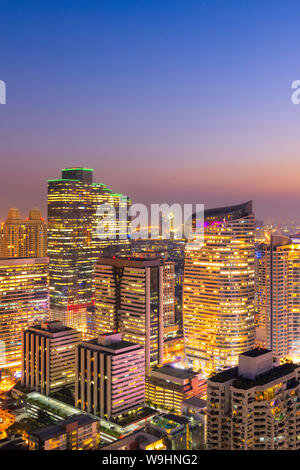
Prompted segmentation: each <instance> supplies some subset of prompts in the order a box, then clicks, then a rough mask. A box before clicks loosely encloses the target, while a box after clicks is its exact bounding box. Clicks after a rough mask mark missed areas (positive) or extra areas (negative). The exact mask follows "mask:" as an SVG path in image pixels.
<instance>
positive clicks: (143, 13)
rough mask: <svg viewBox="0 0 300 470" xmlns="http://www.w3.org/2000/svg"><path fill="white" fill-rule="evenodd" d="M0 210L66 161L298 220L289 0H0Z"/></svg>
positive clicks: (176, 195)
mask: <svg viewBox="0 0 300 470" xmlns="http://www.w3.org/2000/svg"><path fill="white" fill-rule="evenodd" d="M0 7H1V10H0V80H5V82H6V85H7V104H6V105H0V156H1V172H0V219H1V220H2V219H4V218H5V217H6V213H7V210H8V208H9V207H10V206H13V205H15V206H17V207H19V208H20V209H21V211H22V214H23V215H24V216H25V215H27V212H28V211H29V208H30V207H31V206H34V205H38V206H40V207H41V208H42V209H43V211H44V213H45V207H46V180H47V179H48V178H56V177H58V176H59V175H60V169H61V168H63V167H66V166H73V165H78V166H88V167H92V168H94V169H95V179H96V180H97V181H101V182H103V183H105V184H107V185H108V186H109V187H111V188H112V189H113V190H115V191H117V192H123V193H124V194H127V195H129V196H130V197H131V198H132V199H133V201H134V202H146V203H151V202H154V203H157V202H161V203H162V202H168V203H172V202H182V203H184V202H185V203H191V202H193V203H205V204H206V207H212V206H222V205H227V204H232V203H240V202H244V201H246V200H248V199H253V200H254V209H255V212H256V215H257V217H258V218H259V219H263V220H265V221H268V220H275V221H288V220H291V219H294V220H297V221H299V222H300V105H298V106H297V105H293V104H292V102H291V94H292V90H291V83H292V81H293V80H296V79H299V80H300V53H299V43H300V28H299V20H300V2H299V0H263V1H261V0H251V1H250V0H206V1H201V0H118V1H117V0H88V1H87V0H85V1H83V0H43V1H42V2H41V1H40V0H39V1H35V0H30V1H25V0H18V1H17V0H2V1H1V3H0Z"/></svg>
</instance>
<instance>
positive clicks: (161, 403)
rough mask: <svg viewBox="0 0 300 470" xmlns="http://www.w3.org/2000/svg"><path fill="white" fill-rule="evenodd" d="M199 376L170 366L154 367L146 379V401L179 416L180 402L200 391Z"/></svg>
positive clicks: (200, 381)
mask: <svg viewBox="0 0 300 470" xmlns="http://www.w3.org/2000/svg"><path fill="white" fill-rule="evenodd" d="M201 384H202V379H201V376H200V374H197V373H195V372H193V371H192V370H191V369H180V368H178V367H174V366H172V365H171V364H166V365H164V366H162V367H156V368H155V369H153V370H152V371H151V372H150V374H149V375H148V376H147V377H146V401H147V402H148V403H149V404H151V405H153V406H154V407H155V408H159V409H162V410H166V411H172V412H174V413H177V414H181V406H182V402H183V401H184V400H185V399H187V398H190V397H193V396H197V395H199V394H200V391H201Z"/></svg>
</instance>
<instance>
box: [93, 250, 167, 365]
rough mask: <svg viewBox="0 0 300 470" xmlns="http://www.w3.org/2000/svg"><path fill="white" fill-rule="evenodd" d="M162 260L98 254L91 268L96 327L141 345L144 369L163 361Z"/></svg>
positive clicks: (101, 332) (100, 332)
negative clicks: (93, 274)
mask: <svg viewBox="0 0 300 470" xmlns="http://www.w3.org/2000/svg"><path fill="white" fill-rule="evenodd" d="M163 298H164V262H163V260H161V259H158V258H150V259H144V258H130V257H129V258H115V257H113V258H101V259H99V260H98V263H97V265H96V272H95V306H96V330H97V332H98V334H105V333H111V332H113V331H115V330H117V331H120V332H121V333H122V337H123V339H124V340H126V341H130V342H132V343H136V344H140V345H142V346H143V348H144V349H145V361H146V373H148V372H149V370H150V368H151V367H153V366H155V365H157V364H160V363H162V362H163V354H164V352H163V335H164V321H163V319H164V313H163V312H164V302H163Z"/></svg>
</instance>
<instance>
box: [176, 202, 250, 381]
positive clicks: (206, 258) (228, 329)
mask: <svg viewBox="0 0 300 470" xmlns="http://www.w3.org/2000/svg"><path fill="white" fill-rule="evenodd" d="M204 218H205V223H204V245H203V247H202V248H201V249H192V248H193V247H188V248H187V249H186V254H185V267H184V288H183V289H184V290H183V321H184V338H185V352H186V355H187V357H188V358H189V359H190V360H191V361H192V362H193V365H194V367H195V368H196V369H202V370H203V371H206V372H207V373H210V372H212V371H214V370H217V369H222V368H225V367H230V366H234V365H235V364H236V363H237V359H238V355H239V354H241V353H242V352H244V351H247V350H248V349H251V348H252V347H253V346H254V215H253V213H252V202H251V201H250V202H247V203H245V204H241V205H237V206H232V207H224V208H220V209H211V210H207V211H205V214H204Z"/></svg>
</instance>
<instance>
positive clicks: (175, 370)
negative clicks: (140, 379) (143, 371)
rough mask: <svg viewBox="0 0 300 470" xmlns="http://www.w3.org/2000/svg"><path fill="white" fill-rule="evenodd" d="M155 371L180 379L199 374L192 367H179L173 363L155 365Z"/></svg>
mask: <svg viewBox="0 0 300 470" xmlns="http://www.w3.org/2000/svg"><path fill="white" fill-rule="evenodd" d="M153 372H159V373H160V374H165V375H169V376H172V377H175V378H178V379H189V378H190V377H195V376H197V375H198V374H197V373H196V372H194V371H193V370H192V369H180V368H179V367H174V366H172V365H171V364H166V365H164V366H162V367H155V368H154V369H153Z"/></svg>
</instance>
